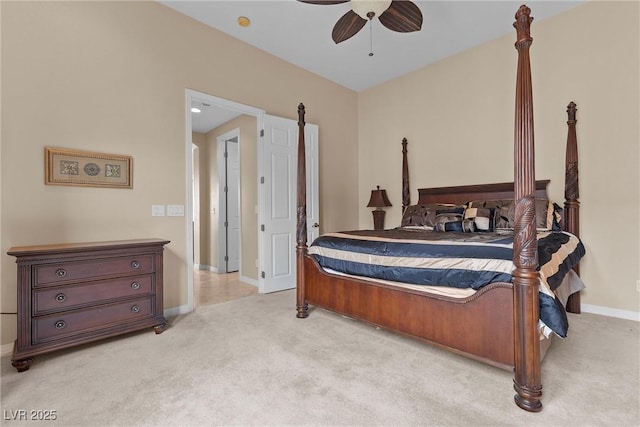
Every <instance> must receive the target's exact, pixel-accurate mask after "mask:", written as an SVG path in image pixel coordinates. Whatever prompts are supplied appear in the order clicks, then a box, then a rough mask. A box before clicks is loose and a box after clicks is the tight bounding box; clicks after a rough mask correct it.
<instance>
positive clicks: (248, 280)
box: [240, 276, 258, 288]
mask: <svg viewBox="0 0 640 427" xmlns="http://www.w3.org/2000/svg"><path fill="white" fill-rule="evenodd" d="M240 281H241V282H242V283H246V284H248V285H253V286H255V287H256V288H257V287H258V281H257V280H256V279H252V278H250V277H247V276H240Z"/></svg>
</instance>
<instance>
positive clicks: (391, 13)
mask: <svg viewBox="0 0 640 427" xmlns="http://www.w3.org/2000/svg"><path fill="white" fill-rule="evenodd" d="M378 19H379V20H380V23H381V24H382V25H384V26H385V27H387V28H388V29H390V30H392V31H397V32H399V33H410V32H412V31H419V30H420V28H422V12H420V8H419V7H418V6H416V5H415V3H413V2H411V1H406V0H393V1H392V2H391V6H389V8H388V9H387V10H385V11H384V12H382V14H381V15H380V16H379V17H378Z"/></svg>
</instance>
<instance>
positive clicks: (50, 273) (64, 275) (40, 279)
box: [33, 254, 153, 287]
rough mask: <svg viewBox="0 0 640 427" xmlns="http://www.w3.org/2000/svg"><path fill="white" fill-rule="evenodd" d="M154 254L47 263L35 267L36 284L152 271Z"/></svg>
mask: <svg viewBox="0 0 640 427" xmlns="http://www.w3.org/2000/svg"><path fill="white" fill-rule="evenodd" d="M152 272H153V255H150V254H144V255H137V256H126V257H116V258H99V259H92V260H88V261H75V262H70V263H58V264H46V265H39V266H36V267H34V273H33V274H34V278H35V280H34V286H36V287H37V286H42V285H48V284H55V283H62V282H69V281H75V280H81V279H87V278H100V277H107V276H112V275H119V274H127V273H135V274H141V273H152Z"/></svg>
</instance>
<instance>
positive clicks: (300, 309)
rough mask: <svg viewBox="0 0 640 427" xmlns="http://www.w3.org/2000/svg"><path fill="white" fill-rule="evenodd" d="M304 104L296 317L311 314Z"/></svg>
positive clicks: (300, 118)
mask: <svg viewBox="0 0 640 427" xmlns="http://www.w3.org/2000/svg"><path fill="white" fill-rule="evenodd" d="M304 114H305V110H304V104H302V103H300V105H298V199H297V222H296V311H297V314H296V317H298V318H301V319H303V318H305V317H307V316H309V306H308V305H307V303H306V301H305V295H304V257H305V255H306V254H307V171H306V155H305V146H304V125H305V123H304Z"/></svg>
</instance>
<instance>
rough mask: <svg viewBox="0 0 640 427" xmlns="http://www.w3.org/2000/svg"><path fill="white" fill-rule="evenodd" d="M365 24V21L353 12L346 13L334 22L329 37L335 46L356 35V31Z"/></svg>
mask: <svg viewBox="0 0 640 427" xmlns="http://www.w3.org/2000/svg"><path fill="white" fill-rule="evenodd" d="M366 23H367V20H366V19H363V18H361V17H360V16H359V15H358V14H357V13H355V12H354V11H353V10H350V11H348V12H347V13H345V14H344V15H342V17H341V18H340V19H338V22H336V25H335V26H334V27H333V31H332V32H331V37H332V38H333V41H334V42H336V44H338V43H340V42H343V41H345V40H347V39H349V38H351V37H353V36H355V35H356V33H357V32H358V31H360V30H361V29H362V27H364V25H365V24H366Z"/></svg>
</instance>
